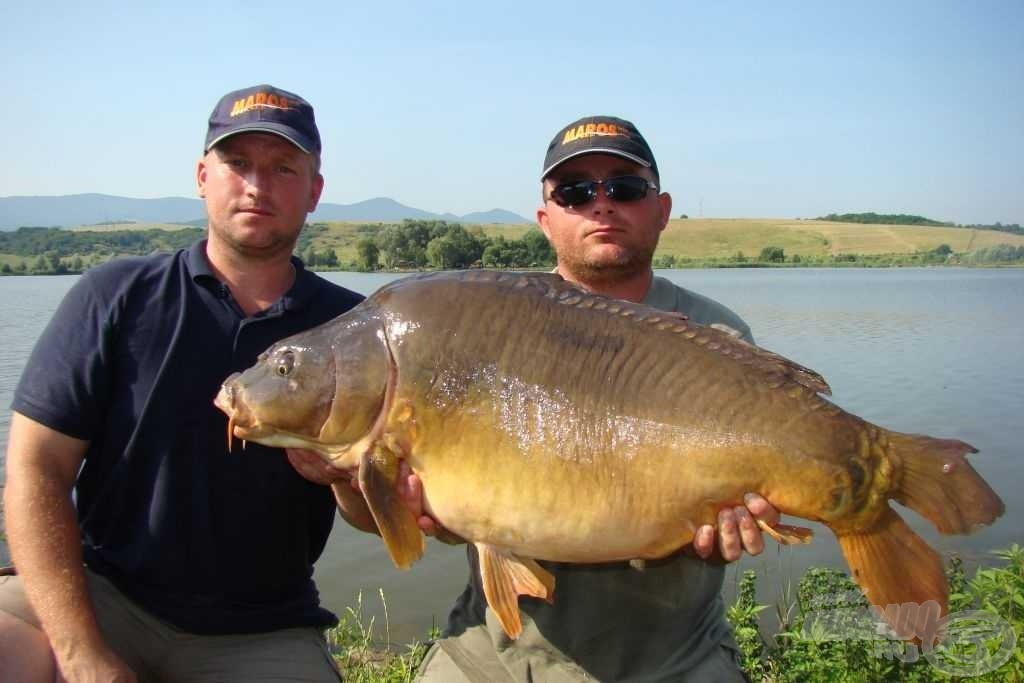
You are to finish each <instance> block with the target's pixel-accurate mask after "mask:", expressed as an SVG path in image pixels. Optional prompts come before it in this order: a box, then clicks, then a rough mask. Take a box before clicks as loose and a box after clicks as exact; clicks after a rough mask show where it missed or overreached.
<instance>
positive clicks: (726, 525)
mask: <svg viewBox="0 0 1024 683" xmlns="http://www.w3.org/2000/svg"><path fill="white" fill-rule="evenodd" d="M718 549H719V550H720V551H721V553H722V559H724V560H725V561H726V562H735V561H736V560H738V559H740V555H741V554H742V552H743V547H742V541H741V539H740V533H739V525H738V522H737V518H736V509H734V508H726V509H724V510H721V511H719V513H718Z"/></svg>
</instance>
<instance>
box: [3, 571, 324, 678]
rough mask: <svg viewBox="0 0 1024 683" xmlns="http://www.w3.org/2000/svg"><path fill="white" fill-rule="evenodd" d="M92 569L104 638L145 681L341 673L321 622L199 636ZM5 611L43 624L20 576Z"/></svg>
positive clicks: (7, 593) (12, 582) (13, 580)
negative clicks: (149, 609)
mask: <svg viewBox="0 0 1024 683" xmlns="http://www.w3.org/2000/svg"><path fill="white" fill-rule="evenodd" d="M85 574H86V579H87V581H88V586H89V595H90V597H91V598H92V601H93V605H94V606H95V609H96V618H97V620H98V621H99V624H100V630H101V631H102V633H103V637H104V639H105V640H106V642H107V644H108V645H110V647H111V648H112V649H113V650H114V651H115V652H117V654H118V655H119V656H120V657H121V658H122V659H123V660H124V661H125V662H126V663H127V664H128V665H129V666H130V667H132V669H133V670H134V671H135V674H136V675H137V676H138V677H139V680H140V681H174V682H175V683H178V681H181V682H183V683H186V682H187V683H200V682H202V683H207V682H209V683H212V682H213V681H218V682H221V681H311V682H316V683H337V682H338V681H340V680H341V676H340V674H339V673H338V670H337V668H336V667H335V664H334V659H333V658H332V657H331V653H330V651H329V650H328V647H327V642H326V641H325V640H324V636H323V633H322V632H321V631H320V630H319V629H317V628H312V627H309V628H289V629H282V630H279V631H272V632H270V633H257V634H244V635H227V636H198V635H193V634H191V633H186V632H184V631H180V630H178V629H176V628H174V627H173V626H171V625H170V624H167V623H166V622H163V621H160V620H159V619H156V618H155V617H153V616H151V615H150V614H149V613H147V612H145V611H144V610H143V609H142V608H140V607H139V606H138V605H136V604H134V603H133V602H131V601H130V600H128V599H127V598H126V597H125V596H124V595H123V594H122V593H121V592H120V591H118V590H117V589H116V588H115V587H114V585H113V584H111V583H110V582H109V581H107V580H106V579H105V578H103V577H102V576H99V575H98V574H94V573H92V572H90V571H88V570H86V573H85ZM0 611H3V612H7V613H8V614H12V615H14V616H15V617H18V618H19V619H21V620H22V621H25V622H28V623H29V624H31V625H32V626H34V627H36V628H39V621H38V619H37V618H36V615H35V612H34V611H33V610H32V607H31V606H30V605H29V604H28V601H27V600H26V599H25V593H24V591H23V590H22V586H21V579H20V578H19V577H17V576H0Z"/></svg>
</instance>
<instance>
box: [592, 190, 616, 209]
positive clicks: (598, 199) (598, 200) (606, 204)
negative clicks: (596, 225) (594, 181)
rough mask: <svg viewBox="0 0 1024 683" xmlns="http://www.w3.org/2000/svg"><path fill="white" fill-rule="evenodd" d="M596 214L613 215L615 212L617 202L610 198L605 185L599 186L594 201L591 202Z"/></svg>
mask: <svg viewBox="0 0 1024 683" xmlns="http://www.w3.org/2000/svg"><path fill="white" fill-rule="evenodd" d="M591 204H592V205H593V208H594V212H595V213H601V212H602V211H604V212H605V213H613V212H614V211H615V202H613V201H612V200H611V199H609V198H608V193H607V192H605V190H604V183H602V184H600V185H598V186H597V194H595V195H594V199H593V201H592V202H591Z"/></svg>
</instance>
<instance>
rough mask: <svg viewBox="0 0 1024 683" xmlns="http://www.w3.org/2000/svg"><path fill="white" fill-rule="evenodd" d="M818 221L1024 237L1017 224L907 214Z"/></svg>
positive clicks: (821, 218) (859, 215) (854, 215)
mask: <svg viewBox="0 0 1024 683" xmlns="http://www.w3.org/2000/svg"><path fill="white" fill-rule="evenodd" d="M814 220H816V221H831V222H833V223H864V224H870V225H929V226H935V227H942V228H968V229H971V230H997V231H999V232H1009V233H1012V234H1014V235H1024V228H1022V227H1021V226H1020V225H1019V224H1017V223H1000V222H998V221H996V222H995V223H991V224H984V223H965V224H961V223H944V222H942V221H935V220H932V219H931V218H925V217H924V216H915V215H913V214H906V213H873V212H868V213H830V214H828V215H827V216H819V217H818V218H815V219H814Z"/></svg>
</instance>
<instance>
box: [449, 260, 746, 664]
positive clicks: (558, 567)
mask: <svg viewBox="0 0 1024 683" xmlns="http://www.w3.org/2000/svg"><path fill="white" fill-rule="evenodd" d="M644 303H645V304H647V305H649V306H653V307H655V308H659V309H661V310H665V311H676V312H679V313H682V314H684V315H686V316H687V317H689V318H690V319H691V320H693V321H694V322H697V323H701V324H704V325H712V324H714V325H716V326H717V327H720V328H723V329H725V328H731V330H734V331H735V333H737V334H738V335H739V336H741V337H742V338H743V339H746V340H747V341H749V342H753V337H752V336H751V333H750V328H749V327H748V326H747V324H746V323H744V322H743V320H742V319H740V317H739V316H737V315H736V314H735V313H733V312H732V311H730V310H729V309H728V308H726V307H725V306H722V305H721V304H719V303H717V302H715V301H713V300H711V299H709V298H707V297H705V296H701V295H700V294H696V293H694V292H690V291H688V290H685V289H683V288H681V287H677V286H676V285H674V284H672V283H671V282H669V281H668V280H666V279H664V278H661V277H654V279H653V281H652V283H651V288H650V290H649V291H648V293H647V296H646V297H645V298H644ZM727 331H728V330H727ZM467 549H468V550H467V554H468V557H469V566H470V579H469V585H468V586H467V587H466V590H465V591H463V593H462V595H461V596H459V598H458V600H457V601H456V603H455V606H454V607H453V608H452V611H451V614H450V615H449V620H448V626H447V628H446V629H445V636H446V637H445V638H444V639H443V640H441V641H439V642H440V645H441V647H442V648H443V650H444V651H445V653H446V654H447V655H448V656H449V657H450V658H451V659H452V660H453V661H454V663H455V664H456V665H457V666H458V667H459V669H461V670H462V672H463V673H464V674H465V675H466V677H467V678H468V679H469V680H471V681H487V682H489V683H491V682H493V683H498V682H501V683H505V682H509V683H511V682H516V683H518V682H520V681H522V682H526V681H545V682H547V683H570V682H573V683H574V682H576V681H585V680H590V681H593V680H598V681H624V680H629V681H679V680H682V679H684V678H685V677H686V675H687V673H688V672H691V671H692V670H693V669H695V668H696V667H697V665H698V664H699V663H700V662H702V661H703V660H705V659H706V658H708V657H709V656H712V655H713V654H714V652H715V651H716V650H718V649H719V648H721V647H722V646H725V647H728V648H734V647H735V644H734V642H733V640H732V633H731V630H730V628H729V625H728V623H727V622H726V620H725V610H724V606H723V603H722V598H721V595H720V592H721V588H722V579H723V576H724V574H725V569H724V567H723V566H721V565H716V564H709V563H707V562H705V561H703V560H700V559H698V558H695V557H692V556H690V555H685V554H680V553H677V554H675V555H673V556H671V557H668V558H665V559H663V560H658V561H649V562H647V564H646V568H645V569H643V570H638V569H634V568H633V567H631V566H630V565H629V564H628V563H625V562H614V563H603V564H569V563H561V562H541V564H542V565H543V566H544V567H545V568H546V569H547V570H548V571H550V572H551V573H552V574H554V576H555V601H554V604H547V603H546V602H543V601H541V600H538V599H535V598H530V597H524V598H521V599H520V600H519V606H520V613H521V615H522V618H523V633H522V635H520V637H519V639H518V640H515V641H513V640H511V639H509V638H508V636H506V635H505V633H504V631H503V630H502V628H501V626H500V624H498V622H497V620H496V619H495V617H494V615H493V613H491V612H488V611H487V609H486V608H487V602H486V600H485V598H484V594H483V588H482V586H481V584H480V569H479V560H478V557H477V552H476V548H474V547H473V546H472V545H469V546H467Z"/></svg>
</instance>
